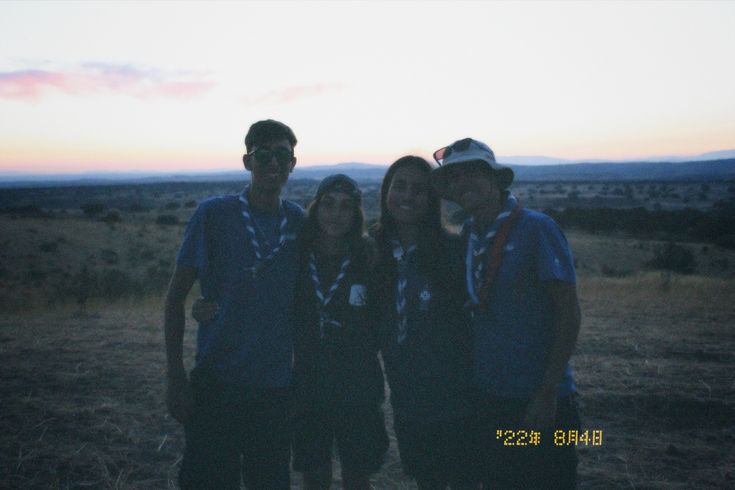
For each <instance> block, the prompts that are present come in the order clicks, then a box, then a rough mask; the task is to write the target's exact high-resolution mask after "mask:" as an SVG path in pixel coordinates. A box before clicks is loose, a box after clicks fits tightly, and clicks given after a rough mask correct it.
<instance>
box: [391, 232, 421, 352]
mask: <svg viewBox="0 0 735 490" xmlns="http://www.w3.org/2000/svg"><path fill="white" fill-rule="evenodd" d="M414 250H416V245H415V244H414V245H411V246H410V247H408V248H407V249H405V250H404V248H403V246H402V245H401V244H400V242H398V241H397V240H394V241H393V258H394V259H396V265H397V268H398V283H397V285H396V313H398V338H397V340H398V343H399V344H402V343H403V341H404V340H406V337H407V336H408V316H407V315H406V286H407V285H408V258H409V255H411V253H412V252H413V251H414Z"/></svg>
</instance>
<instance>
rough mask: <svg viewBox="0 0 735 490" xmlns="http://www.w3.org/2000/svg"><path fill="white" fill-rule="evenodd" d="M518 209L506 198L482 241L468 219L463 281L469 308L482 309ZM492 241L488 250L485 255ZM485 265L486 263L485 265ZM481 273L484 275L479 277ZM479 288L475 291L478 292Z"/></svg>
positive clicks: (484, 306)
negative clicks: (464, 277)
mask: <svg viewBox="0 0 735 490" xmlns="http://www.w3.org/2000/svg"><path fill="white" fill-rule="evenodd" d="M520 212H521V206H520V205H519V204H518V200H517V199H516V198H515V196H513V195H512V194H510V195H508V199H506V201H505V205H504V206H503V209H502V211H501V212H500V214H498V216H497V217H496V218H495V221H493V224H492V225H491V226H490V229H489V230H488V231H487V233H485V236H483V237H482V239H480V238H478V236H477V233H476V232H475V221H474V219H470V221H469V222H468V225H469V227H470V236H469V240H467V258H466V262H465V266H466V280H467V292H468V293H469V296H470V300H469V302H468V304H469V306H470V307H477V306H479V307H481V308H486V307H487V303H488V299H489V297H490V290H491V288H492V285H493V282H494V281H495V275H496V273H497V272H498V269H499V268H500V264H501V262H502V261H503V251H504V250H505V243H506V242H507V241H508V235H509V234H510V229H511V227H512V226H513V223H515V221H516V220H517V219H518V216H519V215H520ZM491 242H492V250H491V251H490V254H489V255H488V254H487V251H488V248H489V247H490V244H491ZM486 262H487V264H486ZM483 272H484V275H483ZM478 289H479V292H478Z"/></svg>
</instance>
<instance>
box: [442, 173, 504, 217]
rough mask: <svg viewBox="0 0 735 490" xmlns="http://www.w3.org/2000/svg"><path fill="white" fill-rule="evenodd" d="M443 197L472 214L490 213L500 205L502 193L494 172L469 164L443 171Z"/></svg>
mask: <svg viewBox="0 0 735 490" xmlns="http://www.w3.org/2000/svg"><path fill="white" fill-rule="evenodd" d="M445 178H446V189H445V192H444V197H445V198H447V199H449V200H450V201H454V202H456V203H457V204H459V205H460V206H462V208H463V209H464V210H465V211H466V212H468V213H470V214H473V215H476V214H483V215H484V214H487V213H492V212H493V211H494V210H495V209H498V208H499V207H500V205H501V199H502V193H501V191H500V188H499V187H498V184H497V182H496V180H495V177H494V174H493V173H492V172H489V171H487V170H486V169H483V168H481V167H480V166H475V165H471V164H466V165H456V166H453V167H449V168H447V169H446V171H445Z"/></svg>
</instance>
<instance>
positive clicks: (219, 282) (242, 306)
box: [176, 195, 304, 388]
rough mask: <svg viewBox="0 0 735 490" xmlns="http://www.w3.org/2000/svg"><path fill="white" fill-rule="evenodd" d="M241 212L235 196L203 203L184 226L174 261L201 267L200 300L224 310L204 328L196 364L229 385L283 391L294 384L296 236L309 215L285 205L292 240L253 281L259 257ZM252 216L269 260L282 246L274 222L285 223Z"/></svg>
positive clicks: (200, 332)
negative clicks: (201, 297)
mask: <svg viewBox="0 0 735 490" xmlns="http://www.w3.org/2000/svg"><path fill="white" fill-rule="evenodd" d="M242 206H243V204H242V203H241V202H240V201H239V196H235V195H232V196H222V197H214V198H211V199H208V200H206V201H204V202H202V203H201V204H200V205H199V207H198V208H197V210H196V212H195V213H194V215H193V216H192V218H191V221H190V222H189V224H188V226H187V228H186V232H185V234H184V239H183V242H182V244H181V248H180V250H179V253H178V256H177V259H176V261H177V263H178V264H179V265H181V266H187V267H193V268H195V269H197V275H198V279H199V283H200V286H201V290H202V295H203V296H204V298H205V299H207V300H208V301H214V302H216V303H217V304H219V312H218V313H217V315H216V317H215V318H214V319H213V320H211V321H208V322H204V323H202V324H200V325H199V330H198V332H197V355H196V365H197V368H202V369H207V370H208V371H211V372H213V373H214V374H215V376H216V377H217V378H218V379H220V380H221V381H224V382H226V383H232V384H237V385H241V386H250V387H260V388H282V387H286V386H288V385H289V383H290V381H291V360H292V350H293V325H292V324H293V296H294V287H295V284H296V278H297V274H298V247H297V245H296V241H295V238H296V233H297V232H298V229H299V227H300V226H301V223H302V221H303V214H304V213H303V210H302V209H301V208H300V207H299V206H298V205H297V204H295V203H292V202H289V201H285V200H284V201H281V209H282V212H284V213H285V215H286V217H287V219H288V225H287V227H286V230H285V236H286V242H285V244H284V246H283V247H282V248H281V249H280V251H278V253H277V254H276V255H275V256H274V257H273V258H272V259H271V260H270V261H269V262H268V263H267V265H266V266H265V267H263V268H262V269H261V270H259V271H258V273H257V275H256V276H255V277H253V274H252V272H251V270H249V268H251V267H253V265H254V264H255V258H256V256H255V251H254V249H253V245H252V243H251V240H250V237H249V236H248V234H247V231H246V229H245V221H244V218H243V215H242ZM251 214H252V215H253V218H254V220H255V226H256V229H257V234H258V238H259V240H260V243H261V247H263V248H264V249H263V250H262V254H263V256H267V255H268V254H269V253H270V252H271V250H272V248H273V247H275V246H277V245H278V242H279V240H278V237H279V226H277V225H276V226H274V225H273V224H274V223H280V217H279V216H278V215H273V216H271V217H268V216H267V213H262V212H252V213H251ZM269 221H270V222H271V223H270V224H269V223H268V222H269ZM262 234H265V235H266V236H265V237H264V236H262ZM268 235H270V236H268ZM264 238H265V240H264ZM266 243H267V244H269V245H270V246H268V245H266Z"/></svg>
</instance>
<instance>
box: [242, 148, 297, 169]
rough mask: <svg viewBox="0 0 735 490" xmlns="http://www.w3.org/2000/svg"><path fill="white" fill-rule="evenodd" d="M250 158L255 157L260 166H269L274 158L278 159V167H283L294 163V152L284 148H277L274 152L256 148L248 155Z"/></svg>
mask: <svg viewBox="0 0 735 490" xmlns="http://www.w3.org/2000/svg"><path fill="white" fill-rule="evenodd" d="M248 156H254V157H255V161H256V162H258V163H259V164H260V165H267V164H269V163H270V162H271V160H273V158H274V157H275V159H276V162H278V165H280V166H281V167H286V166H288V165H291V162H293V152H292V151H291V150H287V149H286V148H282V147H279V148H276V149H274V150H271V149H269V148H258V147H256V148H255V149H254V150H253V151H251V152H250V153H248Z"/></svg>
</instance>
